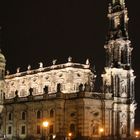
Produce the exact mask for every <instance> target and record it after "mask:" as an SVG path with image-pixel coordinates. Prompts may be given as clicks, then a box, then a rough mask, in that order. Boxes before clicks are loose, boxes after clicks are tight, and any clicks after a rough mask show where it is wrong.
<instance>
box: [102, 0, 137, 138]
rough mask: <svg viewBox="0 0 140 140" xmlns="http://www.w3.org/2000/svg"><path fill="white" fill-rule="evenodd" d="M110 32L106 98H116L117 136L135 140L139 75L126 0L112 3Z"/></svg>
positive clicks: (115, 131) (106, 67)
mask: <svg viewBox="0 0 140 140" xmlns="http://www.w3.org/2000/svg"><path fill="white" fill-rule="evenodd" d="M108 19H109V30H108V34H107V39H106V43H105V46H104V48H105V51H106V65H105V71H104V74H102V78H103V93H104V95H105V98H107V96H108V95H109V97H110V99H112V130H111V134H112V136H113V137H117V138H118V137H131V136H132V135H133V131H134V116H135V109H136V103H135V92H134V91H135V90H134V88H135V86H134V85H135V76H134V73H133V72H134V71H133V69H132V65H131V54H132V50H133V48H132V46H131V41H130V40H129V36H128V20H129V18H128V10H127V8H126V5H125V0H112V2H111V3H110V4H109V8H108Z"/></svg>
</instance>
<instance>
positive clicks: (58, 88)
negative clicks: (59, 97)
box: [57, 83, 61, 92]
mask: <svg viewBox="0 0 140 140" xmlns="http://www.w3.org/2000/svg"><path fill="white" fill-rule="evenodd" d="M57 92H61V84H60V83H59V84H57Z"/></svg>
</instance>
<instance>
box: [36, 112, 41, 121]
mask: <svg viewBox="0 0 140 140" xmlns="http://www.w3.org/2000/svg"><path fill="white" fill-rule="evenodd" d="M36 115H37V119H41V111H37V114H36Z"/></svg>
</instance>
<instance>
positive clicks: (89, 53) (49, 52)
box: [0, 0, 140, 125]
mask: <svg viewBox="0 0 140 140" xmlns="http://www.w3.org/2000/svg"><path fill="white" fill-rule="evenodd" d="M108 1H109V0H49V1H48V0H23V1H21V0H11V1H8V0H1V1H0V25H1V26H2V27H3V29H2V31H3V32H2V40H3V41H2V46H1V48H2V51H3V53H4V55H5V57H6V59H7V69H9V70H10V71H11V72H12V73H14V72H15V71H16V68H17V67H21V71H24V70H26V68H27V65H28V64H31V65H32V67H33V68H37V67H38V63H39V62H40V61H42V62H43V63H44V65H45V66H48V65H51V62H52V59H55V58H56V59H58V61H57V63H62V62H67V57H68V56H72V57H73V61H75V62H81V63H85V59H86V58H90V59H91V63H92V65H96V70H97V74H98V76H99V73H101V72H102V71H103V65H104V60H105V51H104V48H103V47H104V43H105V37H106V34H107V29H108V20H107V8H108ZM138 2H139V1H138V0H135V1H133V0H129V1H128V0H127V1H126V5H127V7H128V10H129V18H130V21H129V36H130V40H131V41H132V46H133V48H134V50H133V58H132V59H133V68H134V70H135V75H136V76H137V79H136V100H137V102H138V103H139V104H140V95H139V93H140V87H139V83H140V67H139V65H138V60H139V58H140V54H139V47H140V39H139V33H140V18H139V14H140V8H139V3H138ZM138 107H139V106H138ZM139 118H140V110H139V108H138V109H137V115H136V124H137V125H138V124H140V119H139Z"/></svg>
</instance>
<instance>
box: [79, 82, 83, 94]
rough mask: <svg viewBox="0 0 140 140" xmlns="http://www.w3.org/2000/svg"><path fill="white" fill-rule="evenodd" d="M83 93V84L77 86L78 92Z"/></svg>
mask: <svg viewBox="0 0 140 140" xmlns="http://www.w3.org/2000/svg"><path fill="white" fill-rule="evenodd" d="M81 91H83V84H80V85H79V92H81Z"/></svg>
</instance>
